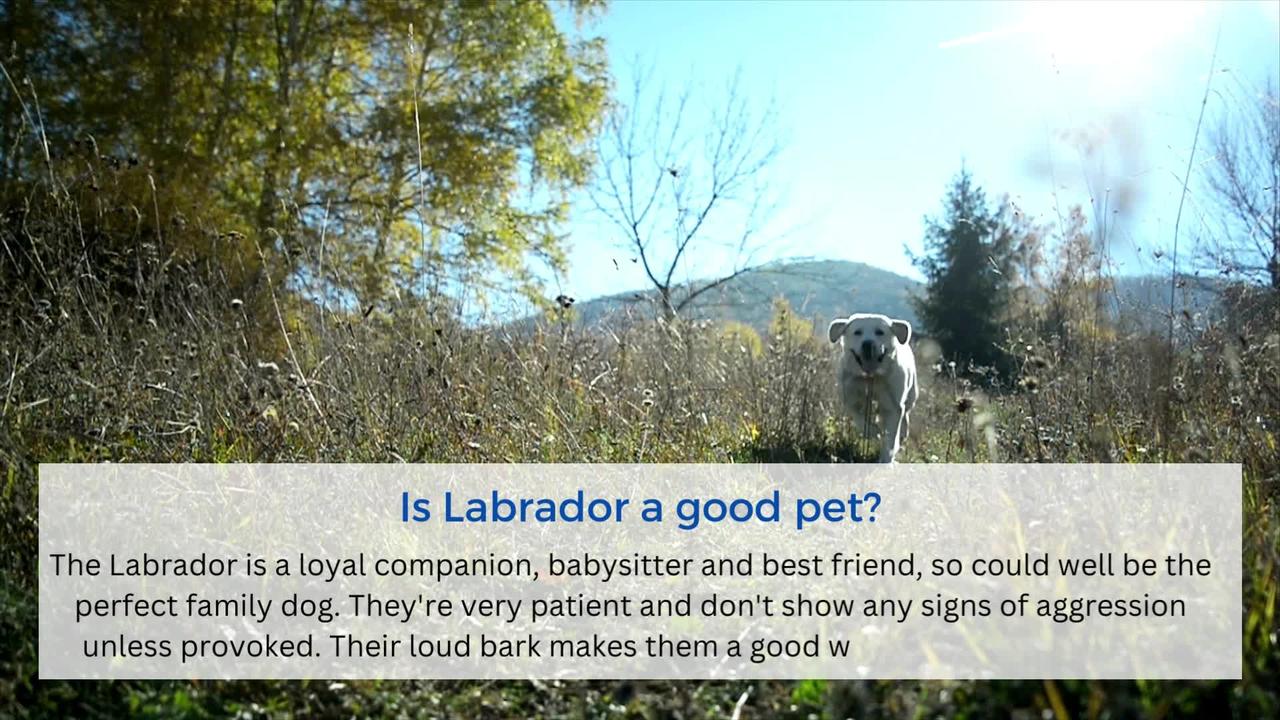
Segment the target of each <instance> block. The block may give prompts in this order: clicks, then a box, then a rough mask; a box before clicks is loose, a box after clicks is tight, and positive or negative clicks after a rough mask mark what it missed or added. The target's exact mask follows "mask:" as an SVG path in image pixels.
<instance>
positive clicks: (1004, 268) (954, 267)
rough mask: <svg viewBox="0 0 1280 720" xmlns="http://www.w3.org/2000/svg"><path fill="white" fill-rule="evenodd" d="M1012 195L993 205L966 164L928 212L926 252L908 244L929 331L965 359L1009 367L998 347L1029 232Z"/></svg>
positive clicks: (951, 353) (918, 301) (917, 301)
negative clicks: (936, 213) (933, 212)
mask: <svg viewBox="0 0 1280 720" xmlns="http://www.w3.org/2000/svg"><path fill="white" fill-rule="evenodd" d="M1013 215H1014V212H1013V210H1012V209H1011V207H1010V206H1009V204H1008V202H1007V201H1005V202H1002V203H1000V205H999V206H997V207H996V208H994V209H993V208H992V207H991V206H990V204H989V203H988V201H987V197H986V194H985V193H984V192H983V190H982V188H981V187H979V186H978V185H977V184H976V183H975V182H974V181H973V176H972V175H971V174H970V173H969V172H968V171H967V170H964V169H961V171H960V174H959V175H957V176H956V177H955V179H954V180H953V181H952V183H951V187H950V189H949V190H948V191H947V196H946V199H945V201H944V203H943V212H942V217H941V218H932V217H926V218H925V238H924V254H923V255H918V256H917V255H915V254H914V253H912V252H911V250H910V249H908V251H907V252H908V254H909V255H910V256H911V260H912V262H913V263H914V264H915V266H916V267H917V268H919V269H920V271H921V272H922V273H924V276H925V282H926V286H925V293H924V295H923V296H922V297H917V298H914V300H913V302H914V304H915V307H916V312H917V313H918V314H919V317H920V320H921V322H922V324H923V325H924V329H925V332H926V333H927V334H928V335H929V336H930V337H932V338H933V339H934V340H936V341H937V342H938V343H939V345H941V346H942V350H943V352H944V353H945V354H946V355H947V356H948V357H950V358H952V359H954V360H956V361H957V362H958V363H959V364H961V365H962V366H965V365H968V364H973V365H974V366H982V367H994V368H996V369H997V370H1000V371H1007V370H1008V369H1009V358H1008V356H1007V355H1006V353H1005V352H1004V351H1003V350H1002V349H1001V345H1002V343H1003V342H1004V341H1005V339H1006V338H1005V330H1006V324H1007V323H1008V321H1009V318H1010V315H1011V310H1012V309H1013V303H1012V299H1013V297H1014V295H1015V289H1017V288H1018V287H1019V285H1020V283H1019V280H1018V278H1019V275H1020V268H1019V262H1020V259H1023V258H1027V257H1032V256H1034V255H1035V253H1033V252H1028V247H1029V243H1030V241H1031V240H1032V237H1031V236H1030V235H1026V236H1024V237H1020V234H1019V232H1018V224H1017V223H1015V222H1014V220H1013Z"/></svg>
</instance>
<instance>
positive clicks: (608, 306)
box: [574, 260, 922, 330]
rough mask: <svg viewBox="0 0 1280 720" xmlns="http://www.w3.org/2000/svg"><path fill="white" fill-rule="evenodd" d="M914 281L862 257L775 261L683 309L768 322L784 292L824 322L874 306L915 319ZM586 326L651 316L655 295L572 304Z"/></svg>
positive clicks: (800, 311) (799, 309) (802, 311)
mask: <svg viewBox="0 0 1280 720" xmlns="http://www.w3.org/2000/svg"><path fill="white" fill-rule="evenodd" d="M921 289H922V286H921V284H920V283H919V282H917V281H915V280H912V279H910V278H907V277H903V276H902V275H898V274H896V273H892V272H889V271H888V270H881V269H880V268H876V267H872V266H870V265H866V264H864V263H859V262H848V261H845V260H812V261H802V262H791V263H781V264H777V265H771V266H768V267H766V268H760V269H758V270H753V271H751V272H747V273H743V274H742V275H739V276H738V277H736V278H734V279H732V280H730V281H728V282H726V283H725V284H724V285H722V286H720V287H718V288H716V289H715V290H711V291H708V292H706V293H704V294H703V295H701V296H700V297H698V298H697V299H696V300H695V301H694V302H693V303H692V304H691V306H690V307H688V308H686V309H685V310H684V312H683V315H684V316H685V317H687V318H690V319H696V320H704V319H711V320H734V321H737V322H741V323H745V324H747V325H750V326H752V327H754V328H756V329H757V330H764V329H766V328H768V326H769V319H770V317H771V316H772V312H773V301H774V299H775V298H778V297H782V298H786V300H787V302H788V303H790V304H791V307H792V308H793V309H794V310H795V312H796V314H797V315H800V316H802V317H805V318H816V319H817V320H818V321H819V327H826V323H827V321H828V320H830V319H831V318H834V317H837V316H844V315H848V314H850V313H854V312H878V313H883V314H885V315H889V316H891V317H895V318H903V319H906V320H909V321H911V322H915V317H916V314H915V310H914V309H913V308H912V307H911V303H910V300H909V298H910V295H911V293H913V292H917V291H919V290H921ZM574 310H576V311H577V316H578V318H579V321H580V322H582V323H583V324H585V325H588V326H594V325H599V324H601V323H604V322H611V321H616V320H625V318H626V317H627V316H628V315H630V316H632V317H640V318H652V317H654V316H655V314H656V312H657V296H656V294H655V293H654V292H652V291H644V290H635V291H631V292H624V293H618V294H615V295H607V296H605V297H600V298H595V299H593V300H587V301H585V302H581V303H578V304H576V305H574Z"/></svg>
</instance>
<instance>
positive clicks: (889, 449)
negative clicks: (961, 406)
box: [827, 313, 920, 463]
mask: <svg viewBox="0 0 1280 720" xmlns="http://www.w3.org/2000/svg"><path fill="white" fill-rule="evenodd" d="M827 336H828V337H830V338H831V342H833V343H839V344H840V349H841V352H840V376H839V385H840V404H841V405H842V406H843V407H844V409H845V411H846V412H848V413H849V416H850V417H851V418H852V419H853V423H854V428H856V429H857V430H858V432H862V433H868V431H869V429H870V428H871V427H872V425H871V421H873V420H875V419H877V418H878V420H879V422H878V423H877V425H878V427H879V428H880V434H881V447H880V462H882V463H891V462H893V461H894V459H895V458H896V457H897V455H898V451H899V450H901V449H902V444H903V443H904V442H906V440H907V434H908V432H909V430H910V427H911V419H910V415H911V408H913V407H915V404H916V397H917V396H918V395H919V392H920V391H919V388H918V387H917V385H916V358H915V354H914V353H913V352H912V351H911V346H910V345H908V343H909V342H910V341H911V323H909V322H907V321H905V320H894V319H892V318H889V317H886V316H884V315H874V314H869V313H857V314H854V315H850V316H849V317H847V318H838V319H836V320H832V321H831V325H830V326H828V328H827Z"/></svg>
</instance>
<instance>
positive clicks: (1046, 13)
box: [1024, 0, 1208, 82]
mask: <svg viewBox="0 0 1280 720" xmlns="http://www.w3.org/2000/svg"><path fill="white" fill-rule="evenodd" d="M1025 7H1026V12H1027V17H1026V21H1025V25H1024V27H1025V28H1026V30H1027V31H1028V33H1030V34H1031V36H1032V37H1033V38H1035V40H1036V42H1038V43H1040V44H1041V47H1042V48H1043V50H1044V51H1045V52H1047V53H1049V55H1050V58H1051V61H1052V62H1053V63H1055V64H1056V65H1058V66H1059V67H1061V68H1063V69H1070V68H1083V69H1099V70H1105V71H1106V72H1107V73H1108V77H1109V78H1111V79H1112V80H1114V81H1120V82H1124V81H1132V80H1133V79H1135V77H1136V76H1140V75H1142V74H1144V72H1145V71H1148V70H1152V69H1154V67H1155V65H1156V64H1157V63H1158V58H1157V57H1156V56H1157V55H1158V53H1159V52H1160V51H1161V50H1163V49H1165V48H1167V47H1168V46H1170V45H1172V44H1174V43H1176V42H1178V41H1179V40H1182V39H1184V38H1185V37H1186V35H1187V33H1188V31H1190V30H1191V29H1193V28H1194V27H1195V26H1196V25H1197V23H1200V22H1204V21H1206V20H1207V15H1208V13H1207V12H1206V10H1207V9H1208V3H1204V2H1190V1H1188V0H1137V1H1135V0H1122V1H1119V2H1037V3H1029V4H1027V5H1026V6H1025Z"/></svg>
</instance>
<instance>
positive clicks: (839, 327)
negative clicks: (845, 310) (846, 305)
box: [827, 318, 849, 342]
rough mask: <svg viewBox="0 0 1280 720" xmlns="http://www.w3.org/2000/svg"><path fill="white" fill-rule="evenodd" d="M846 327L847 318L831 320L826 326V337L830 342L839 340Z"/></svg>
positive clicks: (847, 324)
mask: <svg viewBox="0 0 1280 720" xmlns="http://www.w3.org/2000/svg"><path fill="white" fill-rule="evenodd" d="M846 327H849V318H838V319H836V320H832V321H831V324H830V325H828V326H827V337H828V338H830V339H831V342H835V341H837V340H839V339H840V336H841V335H843V334H844V329H845V328H846Z"/></svg>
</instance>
